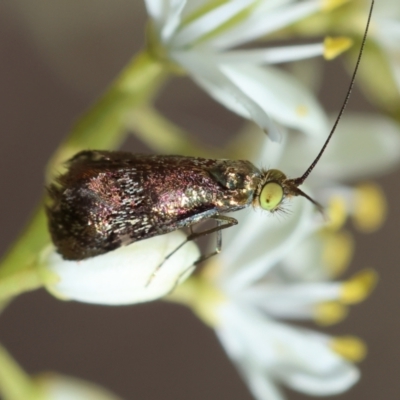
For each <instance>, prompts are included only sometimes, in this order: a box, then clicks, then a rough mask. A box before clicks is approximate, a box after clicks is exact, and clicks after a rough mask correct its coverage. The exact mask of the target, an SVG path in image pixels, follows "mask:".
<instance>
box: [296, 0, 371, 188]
mask: <svg viewBox="0 0 400 400" xmlns="http://www.w3.org/2000/svg"><path fill="white" fill-rule="evenodd" d="M374 4H375V0H371V7H370V9H369V14H368V19H367V25H366V27H365V32H364V36H363V39H362V42H361V47H360V52H359V53H358V58H357V62H356V66H355V68H354V72H353V76H352V77H351V81H350V85H349V88H348V90H347V94H346V98H345V99H344V102H343V104H342V108H341V109H340V111H339V114H338V116H337V117H336V121H335V123H334V124H333V127H332V130H331V132H330V133H329V136H328V138H327V139H326V141H325V143H324V145H323V146H322V149H321V150H320V152H319V153H318V155H317V157H316V159H315V160H314V161H313V162H312V164H311V165H310V166H309V167H308V169H307V171H306V172H305V173H304V174H303V175H302V176H301V177H299V178H296V179H293V180H292V183H293V184H294V185H295V186H300V185H301V184H302V183H303V182H304V181H305V180H306V179H307V177H308V175H310V173H311V171H312V170H313V169H314V167H315V166H316V165H317V163H318V161H319V159H320V158H321V156H322V154H324V151H325V149H326V146H328V143H329V141H330V140H331V137H332V135H333V133H334V132H335V130H336V127H337V126H338V123H339V120H340V118H341V117H342V115H343V112H344V110H345V108H346V106H347V103H348V101H349V98H350V94H351V91H352V90H353V86H354V81H355V79H356V75H357V71H358V66H359V65H360V61H361V56H362V53H363V51H364V45H365V42H366V40H367V34H368V29H369V24H370V22H371V16H372V10H373V8H374Z"/></svg>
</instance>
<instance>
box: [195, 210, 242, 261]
mask: <svg viewBox="0 0 400 400" xmlns="http://www.w3.org/2000/svg"><path fill="white" fill-rule="evenodd" d="M211 218H213V219H215V220H216V221H217V226H216V227H215V228H212V229H208V230H206V231H202V232H198V233H192V235H190V236H189V238H190V239H189V240H193V239H197V238H198V237H201V236H203V235H208V234H209V233H213V232H216V233H217V244H216V246H215V251H213V252H212V253H210V254H206V255H203V256H201V257H200V258H199V259H198V260H197V261H196V262H195V263H194V265H198V264H200V263H201V262H203V261H205V260H207V259H209V258H211V257H213V256H215V255H217V254H219V253H220V252H221V249H222V232H221V231H222V229H226V228H230V227H231V226H234V225H237V223H238V222H237V220H236V219H235V218H232V217H227V216H226V215H216V216H214V217H211Z"/></svg>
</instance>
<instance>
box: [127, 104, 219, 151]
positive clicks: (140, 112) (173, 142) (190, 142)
mask: <svg viewBox="0 0 400 400" xmlns="http://www.w3.org/2000/svg"><path fill="white" fill-rule="evenodd" d="M127 127H129V128H130V129H132V131H133V132H134V134H135V136H136V137H138V138H139V139H140V140H141V141H143V142H144V143H146V144H147V145H148V146H149V147H150V148H151V149H153V150H155V151H157V152H159V153H164V154H184V155H188V156H197V157H206V156H208V157H213V155H212V153H213V151H212V150H211V149H207V148H205V147H204V146H203V145H202V144H201V143H200V142H198V141H197V140H196V139H195V138H194V137H193V136H192V135H190V134H189V133H188V132H186V131H184V130H183V129H182V128H181V127H179V126H177V125H175V124H173V123H172V122H171V121H169V120H168V119H167V118H165V117H164V116H163V115H161V114H160V113H159V112H158V111H157V110H155V109H154V108H152V107H151V106H148V105H146V104H145V105H143V106H142V107H137V108H136V109H135V110H134V111H133V112H132V113H130V115H129V117H128V119H127ZM210 154H211V156H210Z"/></svg>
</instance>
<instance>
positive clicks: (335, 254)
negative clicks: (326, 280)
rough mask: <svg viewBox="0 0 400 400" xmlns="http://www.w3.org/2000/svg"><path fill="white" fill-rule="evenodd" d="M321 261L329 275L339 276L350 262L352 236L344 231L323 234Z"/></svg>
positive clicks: (352, 247)
mask: <svg viewBox="0 0 400 400" xmlns="http://www.w3.org/2000/svg"><path fill="white" fill-rule="evenodd" d="M323 243H324V246H323V252H322V262H323V264H324V265H326V266H327V267H328V272H329V275H330V276H331V277H336V276H339V275H340V274H341V273H343V272H344V270H345V269H346V268H347V266H348V265H349V263H350V260H351V259H352V257H353V252H354V240H353V236H352V235H351V234H350V233H349V232H346V231H342V232H337V233H336V232H335V233H332V232H325V233H324V234H323Z"/></svg>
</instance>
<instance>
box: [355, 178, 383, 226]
mask: <svg viewBox="0 0 400 400" xmlns="http://www.w3.org/2000/svg"><path fill="white" fill-rule="evenodd" d="M354 203H355V204H354V214H353V222H354V225H355V227H356V228H357V229H358V230H360V231H361V232H373V231H375V230H377V229H379V228H380V227H381V226H382V224H383V222H384V221H385V219H386V215H387V203H386V199H385V195H384V193H383V191H382V189H381V188H380V187H379V186H378V185H377V184H375V183H365V184H362V185H359V186H358V187H357V188H356V191H355V199H354Z"/></svg>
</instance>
